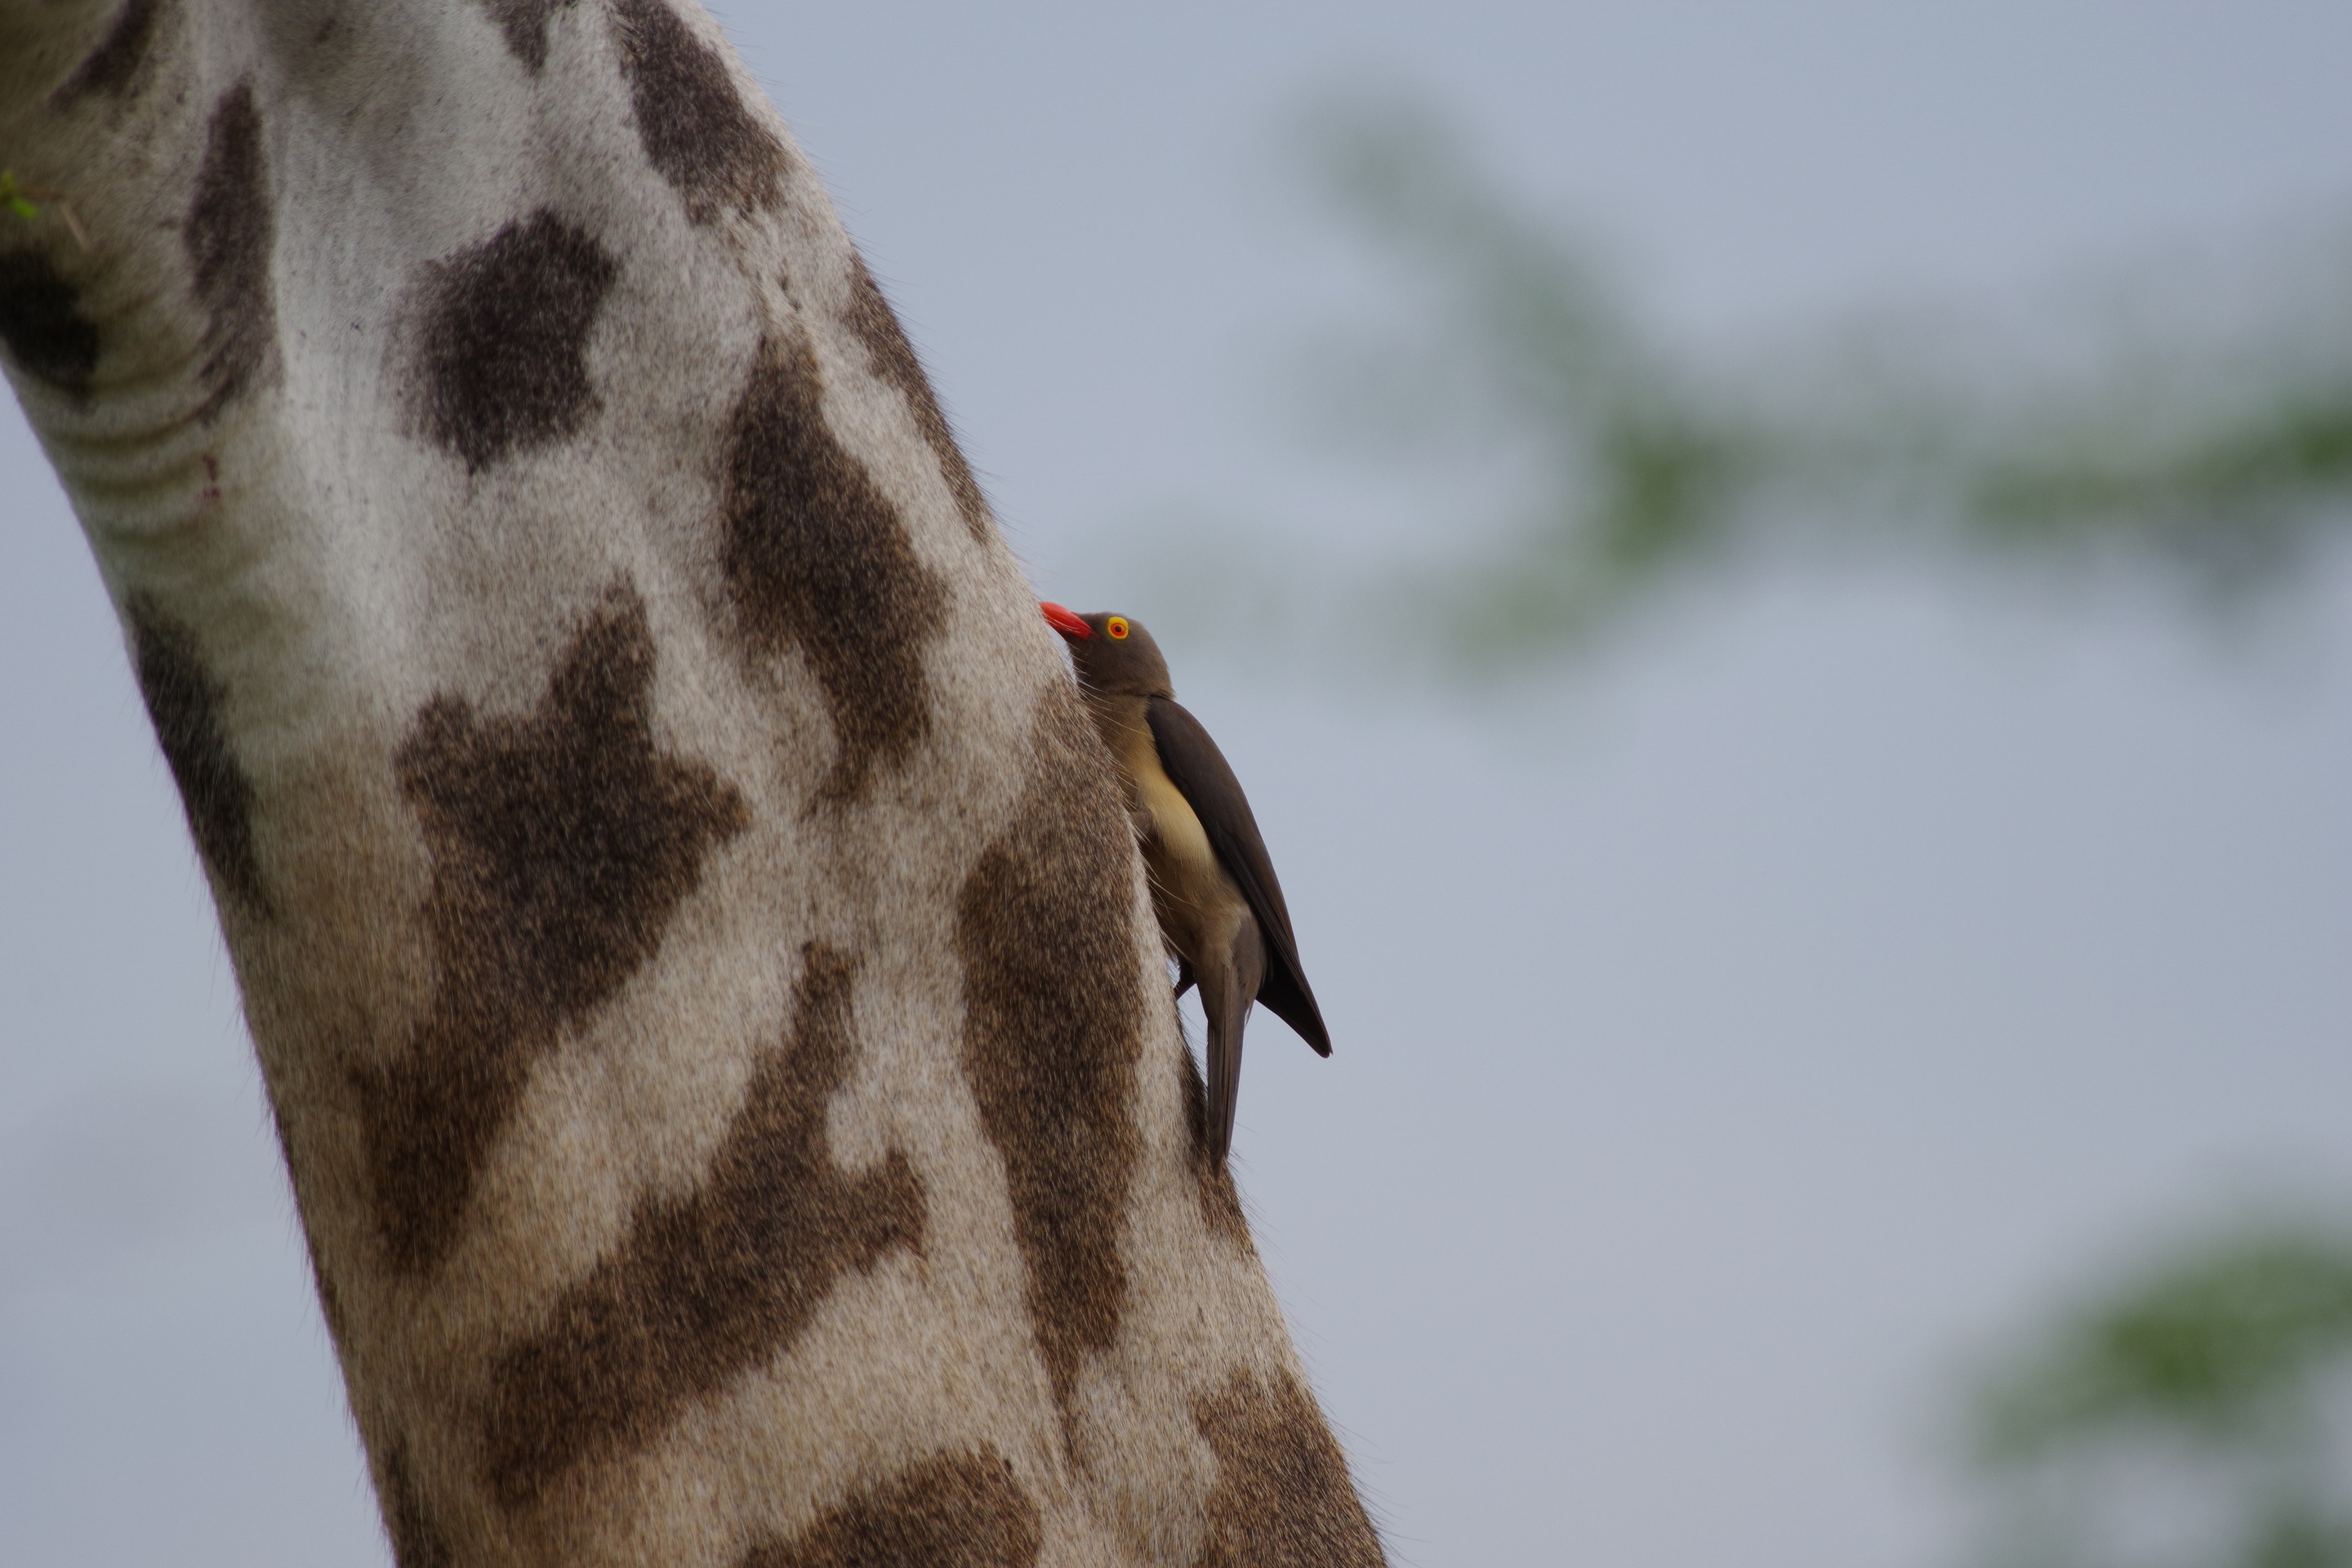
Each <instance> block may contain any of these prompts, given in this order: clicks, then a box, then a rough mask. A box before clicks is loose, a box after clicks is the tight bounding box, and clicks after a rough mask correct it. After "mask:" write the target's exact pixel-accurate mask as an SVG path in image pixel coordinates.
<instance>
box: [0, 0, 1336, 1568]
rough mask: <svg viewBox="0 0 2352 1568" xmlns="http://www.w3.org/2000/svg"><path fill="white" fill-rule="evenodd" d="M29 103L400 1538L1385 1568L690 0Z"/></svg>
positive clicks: (370, 9)
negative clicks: (686, 4)
mask: <svg viewBox="0 0 2352 1568" xmlns="http://www.w3.org/2000/svg"><path fill="white" fill-rule="evenodd" d="M0 104H6V105H10V106H12V107H10V108H8V109H6V110H0V145H5V147H7V148H8V149H10V153H9V156H10V158H11V160H12V162H13V163H14V166H15V167H16V170H17V171H18V173H19V175H20V177H21V178H22V179H23V180H24V181H26V183H28V184H37V186H38V187H39V188H40V189H41V190H43V191H45V192H51V193H57V194H54V195H47V196H45V197H43V198H42V200H43V203H44V204H45V205H42V206H41V210H40V211H38V212H37V214H36V216H34V217H33V218H32V219H30V220H23V219H16V218H12V217H0V223H7V224H10V225H12V226H11V227H10V228H9V229H7V230H6V231H5V234H0V336H5V342H6V345H7V351H8V352H7V356H6V357H7V364H8V370H9V374H10V375H11V378H12V379H13V380H14V382H15V383H16V387H17V390H18V395H19V397H20V399H21V400H22V402H23V404H24V406H25V408H26V412H27V414H28V416H30V417H31V418H32V420H33V422H34V423H35V425H36V426H37V428H38V430H39V432H40V435H41V437H42V439H43V442H44V444H45V446H46V448H47V452H48V454H49V456H50V458H51V459H52V461H53V462H54V463H55V464H56V466H57V468H58V472H59V474H60V475H61V477H62V478H63V479H64V481H65V483H66V486H67V489H68V493H69V494H70V495H71V497H72V498H73V500H74V504H75V507H76V509H77V511H78V513H79V517H80V519H81V521H82V523H83V525H84V527H85V529H86V531H87V532H88V534H89V539H90V542H91V544H92V546H93V549H94V551H95V552H96V554H97V557H98V560H99V563H100V569H101V572H102V573H103V574H104V577H105V580H106V583H107V585H108V588H109V590H110V594H111V595H112V598H113V601H114V603H115V605H116V606H117V608H118V610H119V611H120V612H121V616H122V619H123V623H124V626H125V628H126V633H127V638H128V641H129V644H130V650H131V658H132V661H133V665H134V668H135V669H136V671H137V674H138V677H139V680H140V684H141V687H142V690H143V692H144V693H145V696H146V700H147V703H148V707H149V710H150V712H151V714H152V717H153V719H154V721H155V726H156V731H157V735H158V738H159V740H160V742H161V743H162V746H163V752H164V755H165V757H166V759H167V760H168V761H169V763H170V764H171V767H172V770H173V774H174V777H175V778H176V780H177V782H178V784H179V785H180V788H181V791H182V794H183V797H184V801H185V804H186V806H187V810H188V818H189V823H190V826H191V828H192V831H193V834H194V838H195V841H196V844H197V847H198V848H199V850H200V852H201V854H202V857H203V859H204V862H205V867H206V869H207V872H208V875H209V876H210V879H211V881H212V884H213V887H214V889H215V895H216V898H217V901H218V904H219V909H220V913H221V919H222V923H223V928H224V931H226V937H227V940H228V945H229V948H230V951H231V953H232V955H233V957H234V959H235V962H236V972H237V976H238V981H239V984H240V986H241V989H242V992H243V995H244V999H245V1005H246V1012H247V1019H248V1021H249V1024H250V1026H251V1029H252V1034H253V1037H254V1041H255V1045H256V1047H257V1051H258V1053H259V1056H260V1058H261V1064H262V1068H263V1071H264V1075H265V1078H266V1079H267V1082H268V1089H269V1094H270V1099H271V1103H272V1105H273V1108H274V1110H275V1111H276V1116H277V1122H278V1131H279V1135H280V1139H281V1142H282V1143H283V1146H284V1150H285V1154H286V1159H287V1163H288V1168H289V1173H290V1174H291V1177H292V1181H293V1185H294V1190H295V1193H296V1195H297V1198H298V1201H299V1206H300V1210H301V1214H302V1218H303V1223H304V1226H305V1230H306V1233H307V1236H308V1238H309V1241H310V1251H311V1257H312V1259H313V1262H314V1265H315V1268H316V1271H317V1278H318V1283H319V1289H320V1297H321V1300H322V1304H323V1306H324V1309H325V1312H326V1316H327V1320H328V1322H329V1325H330V1327H331V1331H332V1332H333V1335H334V1339H335V1342H336V1345H337V1347H338V1350H339V1352H340V1354H341V1362H342V1366H343V1370H344V1373H345V1377H346V1381H347V1384H348V1386H349V1390H350V1394H351V1400H352V1410H353V1413H354V1415H355V1416H356V1417H357V1420H358V1423H359V1426H360V1430H361V1432H362V1436H363V1438H364V1440H365V1443H366V1445H367V1448H368V1451H369V1454H370V1457H371V1461H372V1464H373V1470H374V1475H375V1478H376V1480H377V1484H378V1489H379V1491H380V1494H381V1496H382V1498H383V1504H384V1512H385V1518H386V1521H387V1527H388V1529H389V1531H390V1532H391V1534H392V1537H393V1541H394V1548H395V1552H396V1554H397V1556H398V1558H399V1561H400V1562H401V1563H403V1564H404V1568H426V1565H439V1564H460V1563H637V1562H646V1561H661V1562H679V1563H686V1562H692V1563H720V1564H744V1565H747V1568H748V1565H754V1564H766V1565H776V1568H781V1565H782V1564H787V1563H833V1562H851V1561H861V1562H862V1561H876V1560H887V1561H893V1562H905V1563H988V1564H995V1563H1031V1562H1055V1563H1078V1562H1086V1563H1107V1562H1135V1563H1190V1562H1196V1561H1198V1562H1221V1563H1244V1562H1261V1561H1263V1562H1293V1561H1297V1562H1307V1561H1314V1562H1318V1563H1347V1562H1355V1563H1364V1562H1372V1561H1377V1559H1378V1547H1377V1545H1376V1543H1375V1542H1374V1541H1373V1539H1372V1537H1371V1534H1370V1529H1369V1526H1367V1525H1366V1524H1365V1522H1364V1517H1363V1513H1362V1510H1361V1509H1360V1505H1358V1503H1357V1502H1356V1500H1355V1498H1354V1495H1353V1493H1352V1491H1351V1489H1349V1484H1348V1481H1347V1478H1346V1471H1345V1466H1344V1462H1343V1461H1342V1460H1341V1458H1339V1451H1338V1449H1337V1448H1336V1447H1335V1446H1334V1445H1333V1444H1332V1442H1331V1439H1330V1437H1329V1436H1328V1432H1327V1431H1326V1429H1325V1427H1324V1426H1323V1423H1322V1420H1321V1417H1320V1415H1318V1413H1317V1411H1316V1409H1315V1407H1314V1404H1313V1402H1312V1400H1311V1398H1310V1397H1309V1396H1308V1395H1307V1394H1306V1393H1305V1391H1304V1388H1303V1386H1302V1384H1301V1383H1300V1381H1299V1378H1298V1374H1297V1368H1296V1364H1295V1361H1294V1358H1293V1355H1292V1352H1291V1350H1290V1348H1289V1344H1288V1341H1287V1337H1286V1331H1285V1330H1284V1328H1283V1325H1282V1322H1281V1320H1280V1316H1279V1313H1278V1310H1277V1309H1276V1306H1275V1303H1274V1301H1273V1300H1272V1297H1271V1294H1270V1292H1269V1290H1268V1289H1267V1287H1266V1283H1265V1278H1264V1275H1263V1272H1262V1270H1261V1268H1260V1267H1259V1265H1258V1262H1257V1259H1256V1257H1255V1252H1254V1250H1253V1248H1252V1247H1251V1245H1250V1240H1249V1237H1248V1234H1247V1230H1246V1227H1245V1226H1244V1222H1243V1219H1242V1217H1241V1213H1240V1210H1239V1207H1238V1205H1237V1201H1236V1199H1235V1197H1234V1193H1233V1190H1232V1188H1231V1185H1230V1184H1229V1182H1228V1181H1227V1179H1226V1178H1225V1177H1224V1176H1223V1173H1221V1172H1217V1171H1214V1170H1213V1169H1212V1168H1211V1166H1210V1165H1209V1163H1208V1162H1207V1161H1206V1160H1205V1158H1204V1155H1203V1142H1202V1107H1201V1090H1200V1085H1199V1080H1198V1077H1197V1074H1196V1073H1195V1072H1194V1070H1193V1068H1192V1060H1191V1058H1190V1056H1189V1055H1188V1054H1187V1052H1186V1050H1185V1047H1184V1045H1183V1042H1182V1040H1181V1037H1180V1034H1179V1032H1178V1028H1177V1026H1176V1023H1175V1018H1174V1014H1173V1010H1172V1008H1171V1005H1170V1003H1169V1001H1168V996H1167V986H1166V975H1165V973H1164V970H1163V969H1162V967H1161V963H1160V956H1159V946H1160V944H1159V942H1158V939H1157V937H1156V934H1155V932H1154V930H1153V926H1152V922H1151V919H1150V906H1149V903H1148V901H1147V900H1146V898H1145V892H1144V888H1143V883H1142V878H1141V874H1140V871H1139V864H1138V860H1137V856H1136V852H1135V848H1134V845H1133V842H1132V839H1131V837H1130V835H1129V829H1128V826H1127V824H1126V819H1125V814H1124V810H1123V807H1122V805H1121V803H1120V801H1119V799H1118V795H1117V788H1116V784H1115V783H1114V780H1113V776H1112V773H1111V770H1110V767H1109V764H1108V759H1107V757H1106V756H1105V754H1104V752H1103V750H1102V747H1101V745H1100V743H1099V742H1097V740H1096V738H1095V737H1094V735H1093V734H1092V731H1091V730H1090V728H1089V726H1088V725H1087V721H1086V718H1085V714H1084V712H1083V710H1082V709H1081V707H1080V705H1079V702H1078V700H1077V698H1076V693H1075V691H1074V689H1072V687H1071V685H1070V683H1069V681H1068V679H1067V677H1066V674H1065V672H1064V671H1063V669H1062V668H1061V666H1060V664H1059V662H1058V658H1057V656H1056V654H1055V651H1054V649H1053V648H1052V647H1050V637H1049V634H1048V633H1047V631H1046V629H1045V626H1042V625H1041V624H1040V623H1039V621H1038V620H1037V617H1036V616H1035V614H1034V608H1033V607H1032V600H1031V595H1030V593H1029V590H1028V588H1027V586H1026V585H1025V584H1024V582H1023V581H1022V577H1021V574H1020V572H1019V570H1018V568H1017V567H1016V565H1015V563H1013V560H1012V558H1011V557H1010V555H1009V553H1008V552H1006V550H1005V549H1004V547H1003V543H1002V542H1001V541H1000V540H999V539H998V538H997V536H996V533H995V531H994V529H993V526H992V522H991V521H990V519H989V517H988V513H987V509H986V506H985V503H984V501H983V500H982V498H981V495H980V491H979V489H978V488H977V487H976V486H975V485H974V483H973V482H972V479H971V474H970V471H969V470H968V469H967V468H966V467H965V465H964V462H963V459H962V458H961V456H960V455H959V454H958V453H957V451H956V448H955V445H954V442H953V440H952V438H951V437H950V434H949V431H948V427H947V425H946V423H945V421H944V419H943V418H942V417H941V416H940V410H939V408H938V406H937V405H936V403H935V402H934V401H933V398H932V396H931V394H930V392H929V388H928V386H927V385H926V384H925V383H924V381H923V378H922V374H921V373H920V371H919V368H918V367H917V364H916V362H915V358H914V355H913V354H912V353H911V352H910V350H909V349H908V345H907V343H906V341H905V339H904V338H903V336H902V335H901V334H900V332H899V330H898V325H897V323H896V321H895V320H894V319H893V317H892V316H891V313H890V311H889V309H888V307H887V304H885V303H884V301H883V300H882V297H881V295H880V293H879V291H878V290H877V289H876V287H875V285H874V282H873V280H872V279H871V278H870V277H869V276H868V275H867V274H866V270H865V268H863V266H862V265H861V264H860V262H859V261H858V259H857V258H856V253H855V251H854V250H853V249H852V247H851V246H850V245H849V243H848V241H847V239H846V237H845V236H844V234H843V232H842V230H841V227H840V225H839V223H838V221H837V220H836V218H835V215H834V212H833V209H832V207H831V205H829V203H828V202H827V200H826V198H825V196H824V193H823V191H822V190H821V189H820V187H819V186H818V184H817V183H816V181H815V179H814V176H813V175H812V174H811V173H810V171H809V169H808V166H807V164H806V163H805V162H804V161H803V159H802V158H801V157H800V156H799V154H798V153H796V152H795V151H794V149H793V145H792V143H791V142H790V141H789V140H788V138H787V137H786V135H785V133H784V132H783V129H782V125H781V124H780V123H779V122H778V121H777V120H776V118H775V116H774V114H773V112H772V110H770V109H769V108H768V106H767V105H766V103H765V102H764V100H761V97H760V96H759V95H758V93H757V92H756V91H755V90H754V89H752V88H751V85H750V83H749V81H748V79H747V78H746V75H745V73H744V72H743V70H742V68H740V65H739V64H738V62H737V61H736V60H735V58H734V57H733V55H732V53H731V52H730V50H729V49H728V48H727V47H726V46H725V44H724V43H723V41H722V40H721V39H720V38H719V35H718V33H717V31H716V29H715V27H714V26H712V25H711V23H710V22H709V18H708V17H706V16H703V15H702V14H701V13H700V12H699V11H698V10H692V9H688V8H680V9H676V10H673V9H672V8H670V6H669V5H667V4H665V3H664V0H609V3H606V4H597V3H593V0H576V3H575V0H478V3H475V4H455V5H450V4H430V3H427V0H400V3H395V0H382V3H379V4H376V5H368V6H345V5H331V4H328V3H326V0H280V3H277V4H268V5H261V4H253V5H236V4H232V3H230V0H127V3H125V0H118V3H116V4H111V5H87V6H81V7H75V6H72V5H47V6H45V7H42V8H40V9H39V10H38V11H37V12H34V13H28V12H26V11H25V10H22V9H20V10H18V11H17V12H16V13H14V14H12V16H10V17H9V18H8V19H5V20H0ZM1269 1552H1271V1553H1274V1555H1268V1553H1269Z"/></svg>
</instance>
